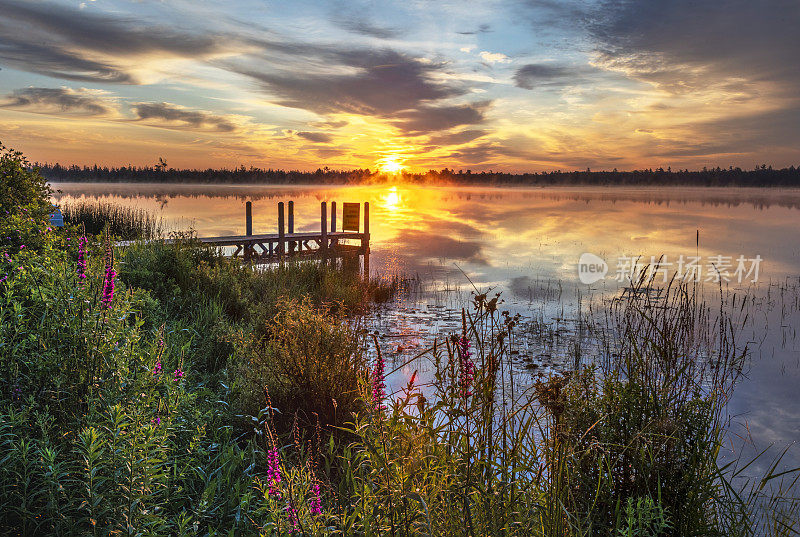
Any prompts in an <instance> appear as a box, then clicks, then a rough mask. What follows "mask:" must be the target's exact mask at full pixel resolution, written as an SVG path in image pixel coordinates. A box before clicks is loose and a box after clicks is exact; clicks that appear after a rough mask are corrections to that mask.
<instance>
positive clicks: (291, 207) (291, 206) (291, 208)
mask: <svg viewBox="0 0 800 537" xmlns="http://www.w3.org/2000/svg"><path fill="white" fill-rule="evenodd" d="M288 228H289V235H291V234H293V233H294V201H292V200H289V222H288ZM296 244H297V243H296V242H295V241H289V253H291V254H294V249H295V245H296Z"/></svg>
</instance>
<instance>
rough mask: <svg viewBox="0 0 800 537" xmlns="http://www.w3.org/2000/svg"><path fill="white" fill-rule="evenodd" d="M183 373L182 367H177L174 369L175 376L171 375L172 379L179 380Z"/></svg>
mask: <svg viewBox="0 0 800 537" xmlns="http://www.w3.org/2000/svg"><path fill="white" fill-rule="evenodd" d="M184 375H185V373H184V372H183V369H181V368H180V367H179V368H178V369H176V370H175V376H174V377H172V380H174V381H175V382H179V381H180V380H181V379H182V378H183V377H184Z"/></svg>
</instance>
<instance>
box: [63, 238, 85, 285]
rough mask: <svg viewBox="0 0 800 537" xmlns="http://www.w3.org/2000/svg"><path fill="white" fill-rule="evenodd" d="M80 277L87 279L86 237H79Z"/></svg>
mask: <svg viewBox="0 0 800 537" xmlns="http://www.w3.org/2000/svg"><path fill="white" fill-rule="evenodd" d="M67 240H69V239H67ZM78 277H79V278H80V279H81V280H85V279H86V237H80V238H79V239H78Z"/></svg>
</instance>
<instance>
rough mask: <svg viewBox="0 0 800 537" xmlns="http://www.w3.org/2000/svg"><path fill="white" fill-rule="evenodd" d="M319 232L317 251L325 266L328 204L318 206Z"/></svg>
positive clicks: (323, 203)
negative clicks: (319, 238) (318, 250)
mask: <svg viewBox="0 0 800 537" xmlns="http://www.w3.org/2000/svg"><path fill="white" fill-rule="evenodd" d="M320 232H321V234H322V237H321V239H322V240H321V241H320V245H319V249H320V257H321V258H322V264H323V265H325V263H326V261H327V258H328V204H327V202H324V201H323V202H322V204H321V205H320Z"/></svg>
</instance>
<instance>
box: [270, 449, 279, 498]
mask: <svg viewBox="0 0 800 537" xmlns="http://www.w3.org/2000/svg"><path fill="white" fill-rule="evenodd" d="M267 479H268V480H269V493H270V494H272V495H277V496H280V492H278V484H279V483H280V482H281V465H280V457H279V456H278V449H277V448H275V447H273V448H272V449H270V450H269V451H268V452H267Z"/></svg>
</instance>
